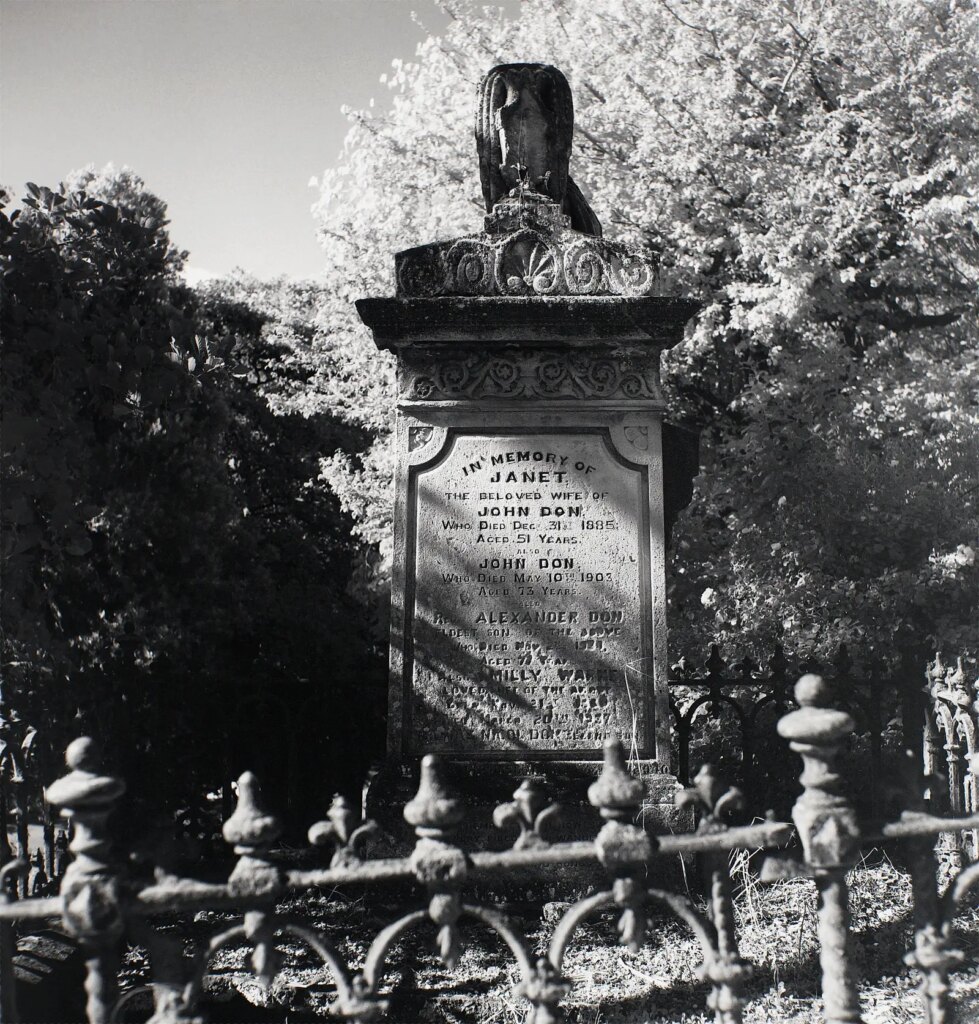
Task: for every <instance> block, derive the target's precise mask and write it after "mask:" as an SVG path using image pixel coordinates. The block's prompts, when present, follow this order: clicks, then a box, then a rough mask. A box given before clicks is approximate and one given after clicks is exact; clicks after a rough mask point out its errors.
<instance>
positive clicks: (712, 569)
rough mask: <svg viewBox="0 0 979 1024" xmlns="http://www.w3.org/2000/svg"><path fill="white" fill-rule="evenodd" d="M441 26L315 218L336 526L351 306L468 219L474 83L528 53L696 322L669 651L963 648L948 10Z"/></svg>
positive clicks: (970, 582) (372, 407)
mask: <svg viewBox="0 0 979 1024" xmlns="http://www.w3.org/2000/svg"><path fill="white" fill-rule="evenodd" d="M445 6H446V8H447V9H448V10H449V11H450V13H453V14H454V15H455V20H454V22H453V23H452V24H451V25H450V27H449V28H448V30H447V31H446V33H445V35H444V36H443V37H441V38H434V37H433V38H430V39H429V40H428V41H427V42H426V43H424V44H422V45H421V46H420V47H419V50H418V55H417V60H416V61H415V62H414V63H410V64H407V63H398V62H396V63H395V66H394V73H393V75H392V76H391V77H390V80H389V83H388V84H389V86H390V87H391V89H392V90H393V92H394V97H393V104H392V109H391V111H390V113H389V114H386V115H383V116H376V115H375V114H374V112H373V111H360V112H351V114H350V117H351V121H352V127H351V129H350V132H349V135H348V138H347V142H346V146H345V151H344V157H343V160H342V162H341V164H340V166H339V167H338V168H337V169H335V170H333V171H329V172H327V173H326V175H325V176H324V178H323V184H322V196H321V199H320V203H319V206H318V210H317V216H318V218H319V222H320V230H321V238H322V241H323V245H324V250H325V253H326V258H327V277H326V280H327V282H328V286H329V289H330V292H331V295H332V299H331V302H332V303H334V304H335V305H331V307H330V309H329V313H328V314H327V315H328V316H329V317H330V322H331V324H333V326H334V328H335V331H336V340H337V344H338V345H339V346H340V347H342V350H343V351H344V353H345V354H346V357H347V359H348V360H349V366H350V367H351V369H353V370H355V371H356V376H357V379H358V381H359V382H360V383H358V385H357V388H356V389H350V391H349V392H348V393H349V394H350V396H351V397H350V399H348V403H347V404H348V406H350V405H352V406H354V407H355V410H354V411H351V413H349V415H351V417H352V419H354V420H355V421H356V422H358V423H362V424H364V425H365V426H367V427H369V428H370V429H371V430H373V431H374V432H375V434H376V437H377V441H376V444H375V448H374V450H372V451H371V453H369V454H367V455H365V456H364V457H363V458H360V459H358V458H353V459H351V458H350V457H348V456H339V457H334V458H333V459H332V460H327V461H326V462H325V463H324V473H325V474H326V475H327V477H328V478H329V479H330V480H331V481H332V482H333V485H334V487H335V489H336V490H337V493H338V494H339V495H340V497H341V500H342V501H343V502H344V503H345V506H346V507H347V508H349V509H350V510H351V512H352V513H353V514H354V516H355V518H356V519H357V520H358V522H359V523H360V526H359V529H360V531H361V533H362V535H363V536H365V538H367V539H369V540H372V541H374V542H377V541H378V540H379V539H380V538H381V537H382V536H384V535H385V533H386V528H387V521H386V519H385V517H382V516H379V515H378V513H377V509H378V508H381V507H383V508H385V509H387V510H388V511H387V513H386V515H387V516H388V517H389V515H390V512H389V505H388V504H387V501H388V499H387V494H388V492H389V484H388V480H389V473H390V459H389V457H388V456H387V455H385V454H383V453H382V451H383V449H384V446H385V445H386V444H387V440H388V431H389V413H388V408H387V402H386V398H387V396H388V395H389V394H390V389H391V381H390V367H389V364H388V363H387V361H386V360H381V359H378V358H377V357H376V356H374V355H373V353H372V352H371V351H370V342H369V340H368V337H367V334H366V332H365V331H364V330H363V329H362V328H361V327H360V326H359V325H358V324H357V323H356V322H355V320H354V317H353V314H352V312H351V309H350V300H351V299H353V298H356V297H358V296H360V295H365V294H379V293H384V292H387V291H390V289H391V286H392V259H391V254H392V253H393V252H394V251H396V250H398V249H402V248H405V247H407V246H410V245H413V244H418V243H422V242H427V241H432V240H434V239H438V238H446V237H451V236H453V235H458V234H464V233H466V232H468V231H471V230H472V229H473V227H474V226H476V224H477V223H478V217H479V214H480V204H479V199H478V197H479V188H478V182H477V179H476V161H475V159H474V158H473V155H472V146H471V142H470V138H471V136H470V129H469V118H470V114H471V105H472V93H473V87H474V85H475V83H476V81H477V79H478V77H479V75H480V74H481V73H482V72H483V71H485V70H486V69H487V68H488V67H489V66H491V65H493V64H495V63H500V62H506V61H521V60H540V61H544V62H548V63H552V64H555V65H557V66H558V67H560V68H561V69H562V70H563V71H565V73H566V74H567V75H568V77H569V79H570V81H571V84H572V89H573V91H574V94H575V98H576V103H577V111H576V150H575V153H574V154H573V156H572V164H573V167H572V171H573V173H574V176H575V179H576V180H577V181H578V182H579V183H580V184H582V185H583V187H584V188H585V191H586V193H588V194H589V201H590V203H591V205H592V206H593V208H594V209H595V210H596V212H597V213H598V215H599V217H600V219H602V221H603V222H604V223H605V225H606V227H607V229H609V231H610V233H614V232H619V233H620V234H621V235H622V236H624V237H625V238H627V239H629V240H632V241H641V242H644V243H646V244H649V245H651V246H653V247H654V248H656V249H657V250H658V251H659V252H660V254H661V259H662V262H663V265H664V268H665V270H664V275H663V287H664V289H666V290H667V291H670V292H675V293H681V294H684V295H689V296H692V297H695V298H697V299H698V300H699V301H700V302H701V304H702V312H701V314H700V316H699V317H698V318H697V321H696V324H695V325H694V326H693V327H692V329H691V330H690V331H689V333H688V336H687V339H686V341H685V342H684V344H683V345H682V346H680V347H679V348H677V349H676V350H674V351H673V352H672V353H670V354H669V356H668V357H667V358H666V359H665V361H664V363H665V365H664V370H665V376H666V382H667V387H668V390H669V401H670V412H671V416H672V417H673V418H674V419H675V420H677V421H679V422H682V423H683V424H685V425H687V426H692V427H695V428H697V429H699V430H701V432H702V439H703V443H702V456H703V457H702V472H701V475H700V477H699V478H698V481H697V489H696V493H695V497H694V501H693V503H692V505H691V506H690V508H689V510H688V512H687V513H686V514H685V515H684V516H683V517H681V521H680V523H679V524H678V526H677V529H676V530H675V533H674V538H675V545H674V555H673V563H672V583H671V588H670V601H671V608H672V611H671V620H670V621H671V629H672V631H673V646H674V649H680V650H692V649H697V648H702V647H703V645H704V644H706V642H708V641H710V640H715V641H719V642H721V643H726V644H731V643H735V642H736V643H737V645H738V647H739V648H740V649H741V650H745V649H748V650H752V649H753V650H755V651H756V652H759V653H760V652H761V650H762V649H764V648H765V647H767V646H768V645H770V643H772V642H774V641H781V642H783V643H784V644H785V645H786V647H787V648H789V649H790V650H791V649H793V648H799V647H804V648H807V649H809V650H811V651H813V652H814V653H816V654H820V655H827V654H829V653H831V652H832V650H834V649H835V647H836V646H837V645H838V644H839V643H840V642H848V643H851V644H854V645H856V646H859V647H861V648H863V649H865V650H867V651H868V652H870V653H874V654H880V653H886V652H889V651H894V650H896V649H902V650H903V651H904V652H905V653H907V652H908V651H909V650H910V647H912V646H913V647H914V648H915V649H916V650H917V648H918V647H920V646H921V645H924V646H926V647H927V646H928V645H931V644H934V643H938V642H947V643H948V644H949V645H958V644H961V643H965V642H967V641H969V640H973V642H974V638H973V637H972V636H971V634H972V629H973V614H974V612H973V604H974V600H973V599H974V594H975V587H976V573H977V570H976V567H975V554H974V552H975V550H976V545H977V541H976V537H977V531H979V526H977V515H976V494H977V490H976V488H975V465H976V455H977V454H979V441H977V438H979V420H977V397H976V392H975V384H974V381H975V379H976V377H975V370H976V358H977V357H976V352H977V343H976V331H975V297H976V281H977V278H979V273H977V269H979V245H977V243H979V232H977V225H976V220H977V217H976V207H977V202H976V171H977V156H976V154H977V152H979V150H977V147H976V134H977V131H976V122H975V106H976V93H977V84H979V83H977V74H976V68H975V62H974V55H973V47H972V41H973V39H974V38H975V33H976V28H977V18H976V12H975V8H974V5H972V4H957V3H949V2H939V3H929V4H920V3H912V2H910V0H887V2H885V0H837V2H831V3H823V2H819V3H815V2H807V0H795V2H791V3H781V4H757V3H754V2H751V0H713V2H710V3H707V2H703V0H686V2H683V0H660V2H659V3H652V4H651V3H646V2H642V3H641V2H638V0H616V2H612V0H608V2H595V0H587V2H586V0H558V2H546V3H545V2H542V0H528V2H526V3H524V4H523V5H522V6H521V8H520V11H519V14H517V15H516V16H515V17H514V18H512V19H507V18H505V17H503V16H502V15H500V14H499V13H497V12H495V11H493V10H492V9H486V10H484V9H482V8H478V7H476V6H474V5H470V4H467V3H450V4H446V5H445ZM364 381H370V382H371V385H372V386H371V388H370V391H369V393H368V394H364V392H363V382H364ZM340 383H341V382H338V384H340ZM377 582H378V583H379V585H383V584H384V576H383V572H380V573H379V574H378V577H377Z"/></svg>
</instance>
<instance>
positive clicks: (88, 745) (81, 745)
mask: <svg viewBox="0 0 979 1024" xmlns="http://www.w3.org/2000/svg"><path fill="white" fill-rule="evenodd" d="M101 762H102V751H101V750H100V749H99V745H98V744H97V743H96V742H95V740H93V739H92V737H91V736H79V737H78V739H77V740H72V741H71V743H69V744H68V747H67V749H66V750H65V764H66V765H68V767H69V768H70V769H71V770H72V771H73V772H97V771H98V769H99V765H100V764H101Z"/></svg>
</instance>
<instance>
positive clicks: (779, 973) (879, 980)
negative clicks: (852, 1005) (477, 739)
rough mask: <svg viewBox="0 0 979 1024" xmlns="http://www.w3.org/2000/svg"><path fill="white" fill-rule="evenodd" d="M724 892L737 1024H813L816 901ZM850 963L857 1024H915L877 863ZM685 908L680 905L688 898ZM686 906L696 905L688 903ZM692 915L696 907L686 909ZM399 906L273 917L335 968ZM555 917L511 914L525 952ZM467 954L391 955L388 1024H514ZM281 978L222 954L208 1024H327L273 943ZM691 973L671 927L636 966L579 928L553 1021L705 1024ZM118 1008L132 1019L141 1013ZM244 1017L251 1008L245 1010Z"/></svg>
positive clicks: (483, 955) (971, 994)
mask: <svg viewBox="0 0 979 1024" xmlns="http://www.w3.org/2000/svg"><path fill="white" fill-rule="evenodd" d="M731 867H732V877H733V879H734V881H735V883H736V886H737V895H736V913H737V923H738V933H739V942H740V948H741V953H742V956H744V957H745V958H746V959H747V960H749V961H750V962H751V963H752V965H753V966H754V975H753V978H752V979H751V980H750V981H749V983H748V985H747V989H746V993H745V994H746V1006H745V1014H744V1020H745V1024H776V1022H777V1024H819V1022H821V1021H822V1016H821V1013H820V1006H821V1003H820V998H819V959H818V954H819V948H818V943H817V938H816V893H815V888H814V887H813V884H812V882H811V881H808V880H805V879H797V880H789V881H779V882H776V883H774V884H771V885H761V884H759V882H758V881H757V875H756V868H757V865H756V864H753V863H750V861H749V857H748V855H747V854H745V853H737V854H734V855H733V856H732V862H731ZM849 882H850V908H851V914H852V920H853V926H854V932H853V935H854V943H853V955H854V959H855V964H856V968H857V971H858V974H859V977H860V979H861V980H860V995H861V1000H862V1003H863V1008H864V1021H865V1022H866V1024H913V1022H920V1021H922V1020H923V1015H922V1009H921V1002H920V997H919V995H918V992H917V984H918V978H917V976H916V974H915V973H914V972H912V971H909V970H908V968H907V967H906V966H905V964H904V955H905V953H906V952H907V951H908V949H909V948H911V945H912V944H913V929H912V921H911V918H912V904H911V886H910V880H909V876H908V875H907V874H906V873H905V872H904V871H903V870H901V869H900V867H898V866H897V865H896V864H895V863H893V862H892V861H891V860H890V858H889V857H888V856H887V854H886V853H885V852H882V851H881V850H872V851H870V852H869V853H868V854H867V856H866V857H865V858H864V860H863V861H862V862H861V863H860V864H859V865H858V866H857V867H856V868H855V869H854V870H853V871H852V872H851V873H850V875H849ZM691 894H693V893H691ZM694 898H695V899H697V897H696V896H694ZM698 902H700V903H701V905H702V901H701V900H699V899H698ZM401 906H403V904H396V903H395V902H394V901H390V902H388V901H385V900H384V898H383V894H378V895H376V896H375V897H374V898H373V899H372V900H371V901H370V902H367V901H365V899H364V898H363V896H359V897H357V896H352V895H351V894H349V893H342V892H339V891H334V892H324V891H318V892H311V893H307V894H305V895H303V896H301V897H297V898H296V899H294V900H292V901H290V902H288V903H286V904H283V905H280V908H279V909H280V910H282V911H285V912H289V911H294V912H295V913H296V914H297V916H302V917H304V918H306V919H307V920H309V922H310V923H315V924H317V925H318V926H319V927H321V928H322V929H323V930H324V931H325V932H326V933H327V934H328V935H330V937H331V938H333V939H334V940H335V941H336V942H337V945H338V948H339V950H340V952H341V954H342V955H343V956H344V957H345V959H346V960H347V962H348V963H351V964H357V963H359V962H361V961H362V960H363V957H364V954H365V953H366V951H367V948H368V945H369V944H370V941H371V940H372V939H373V937H374V936H375V935H376V934H377V932H378V931H379V930H380V929H381V928H383V927H384V926H385V925H386V924H387V923H389V922H390V921H391V920H393V919H394V918H395V917H396V916H397V914H398V912H399V908H400V907H401ZM566 909H567V904H566V903H559V902H554V903H550V904H548V903H545V904H543V905H541V904H540V903H538V904H536V905H533V904H524V905H522V906H517V907H516V908H515V910H514V916H515V919H516V920H517V921H518V922H519V923H520V924H521V925H522V927H523V928H524V930H525V932H526V933H527V935H528V937H529V938H530V939H531V941H532V942H533V943H534V944H535V948H536V951H537V952H539V953H541V954H543V953H544V952H545V950H546V947H547V942H548V941H549V938H550V934H551V932H552V930H553V927H552V922H553V921H555V920H556V919H557V917H559V916H560V915H561V914H562V913H563V912H564V911H565V910H566ZM224 919H225V918H224V916H223V915H221V914H216V913H202V914H198V915H197V917H196V918H195V920H194V922H193V923H192V924H190V925H187V926H184V927H183V930H184V931H185V935H186V938H187V940H188V943H189V944H193V943H194V942H195V941H198V940H200V939H201V938H202V937H203V935H204V933H205V932H210V931H212V930H213V929H214V927H215V925H218V924H219V923H220V922H221V921H223V920H224ZM464 937H465V940H466V945H465V947H464V951H463V953H462V957H461V960H460V962H459V964H458V967H457V968H456V970H455V971H449V970H447V969H446V968H445V967H444V966H443V965H442V963H441V962H440V961H439V959H438V957H437V956H436V955H435V952H434V943H433V939H434V932H432V933H425V932H418V933H415V935H414V936H413V937H412V939H411V940H409V941H407V942H400V943H399V944H398V945H397V946H395V947H394V949H393V950H392V952H391V955H390V957H389V960H388V963H389V965H390V970H389V972H388V974H387V978H386V994H387V998H388V999H389V1000H390V1003H389V1011H388V1017H387V1019H389V1020H392V1021H395V1022H399V1024H404V1022H409V1021H411V1022H415V1021H417V1022H426V1024H428V1022H431V1024H522V1022H523V1021H524V1020H525V1019H526V1012H527V1004H526V1003H525V1002H524V1000H522V999H521V998H519V997H518V996H517V995H515V993H514V991H513V990H514V986H515V985H516V983H517V981H518V974H517V970H516V967H515V965H514V963H513V961H512V959H511V958H510V957H509V955H508V951H507V950H506V949H505V948H504V947H503V946H502V944H501V943H500V942H499V941H498V939H496V938H495V937H493V936H491V935H490V934H489V933H488V932H486V931H484V930H482V929H480V928H478V927H470V928H466V929H465V930H464ZM954 939H955V943H956V945H957V946H958V948H959V949H961V950H962V951H963V952H964V953H965V955H966V962H967V963H969V962H972V963H975V961H976V959H977V957H979V907H973V908H970V909H968V910H965V911H963V912H962V913H960V914H959V916H958V917H957V919H956V922H955V927H954ZM279 950H280V952H281V953H282V954H283V957H284V958H285V960H286V961H287V962H288V965H289V966H288V967H287V968H286V969H285V970H284V971H283V972H282V973H281V974H280V975H279V976H278V978H277V979H276V980H275V982H274V983H273V985H272V987H271V988H270V989H269V990H267V991H263V990H262V988H261V987H260V985H259V983H258V982H257V980H256V979H255V977H254V975H253V974H251V973H249V969H248V966H247V957H248V951H247V950H246V949H244V948H240V949H227V950H224V951H223V952H222V953H221V954H219V956H218V957H216V958H215V959H214V960H213V961H212V963H211V969H210V971H211V973H210V978H209V981H208V985H207V991H208V993H209V996H210V1000H211V1003H210V1009H209V1011H208V1014H207V1019H210V1020H214V1021H219V1020H236V1021H241V1020H256V1021H257V1020H262V1021H283V1022H286V1021H288V1022H298V1021H302V1020H310V1019H319V1018H320V1017H324V1018H325V1017H326V1015H327V1007H328V1006H329V1004H330V1003H331V1002H333V1000H334V998H335V990H334V989H333V987H332V985H331V984H330V983H329V980H328V979H327V978H326V977H325V975H324V973H323V970H322V966H321V965H320V964H319V963H318V962H317V961H315V960H314V959H313V958H312V957H310V956H309V952H308V950H307V949H305V948H304V947H303V946H302V945H301V944H300V943H299V942H296V941H291V940H290V941H289V942H284V943H280V945H279ZM700 962H701V957H700V954H699V950H698V946H697V943H696V941H695V939H694V938H693V936H692V935H691V934H690V933H689V932H688V931H687V930H686V929H685V928H684V926H683V925H682V924H681V923H680V922H678V921H677V920H676V919H674V918H672V917H670V916H668V915H667V914H665V913H661V912H658V911H654V913H653V916H652V917H651V920H650V926H649V933H648V938H647V941H646V943H645V945H644V946H643V947H642V949H641V950H640V951H639V952H638V953H631V952H630V951H629V950H627V949H626V948H625V947H623V946H620V945H618V944H617V935H616V932H615V918H614V917H613V915H611V914H609V915H607V916H606V917H605V918H603V919H600V920H596V921H594V922H592V923H590V924H588V925H586V926H584V927H583V928H582V929H581V930H580V931H579V932H578V933H577V935H576V937H575V939H574V940H573V942H572V944H571V946H570V948H569V952H568V956H567V959H566V962H565V974H566V976H567V978H568V980H569V981H570V982H571V983H572V986H573V987H572V989H571V992H570V995H569V996H568V998H567V1000H566V1002H565V1007H566V1011H567V1021H568V1024H636V1022H639V1021H642V1022H644V1024H665V1022H671V1024H673V1022H682V1024H710V1022H711V1021H713V1019H714V1018H713V1014H712V1013H711V1012H709V1011H707V1010H706V1009H704V1010H697V1009H694V1008H696V1007H698V1006H703V1005H704V1000H705V999H706V995H707V986H706V984H705V983H704V982H702V981H700V980H699V979H698V977H697V973H696V972H697V967H698V965H699V964H700ZM145 969H146V963H145V961H144V960H143V958H142V957H141V955H140V954H139V952H138V951H134V952H133V953H132V954H131V955H130V958H129V964H128V970H127V974H128V982H129V984H130V985H132V986H135V987H138V986H139V985H140V984H141V983H142V982H143V979H144V978H145ZM951 990H952V995H953V998H954V999H955V1000H956V1002H957V1004H958V1007H959V1012H960V1014H961V1016H960V1017H958V1018H957V1019H958V1020H961V1021H963V1022H965V1021H973V1020H979V967H969V968H965V969H963V970H961V971H959V972H956V973H953V975H952V979H951ZM133 995H134V999H133V1002H132V1004H131V1011H132V1012H133V1015H132V1016H130V1015H128V1014H126V1015H124V1016H123V1017H121V1018H120V1019H121V1020H124V1021H137V1020H142V1019H144V1018H143V1016H142V1015H138V1009H139V1004H140V1000H139V999H138V998H136V993H135V992H134V993H133ZM248 1004H252V1005H250V1006H249V1005H248Z"/></svg>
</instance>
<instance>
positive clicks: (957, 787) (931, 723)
mask: <svg viewBox="0 0 979 1024" xmlns="http://www.w3.org/2000/svg"><path fill="white" fill-rule="evenodd" d="M965 660H966V659H964V658H963V657H957V658H956V659H955V664H954V665H946V664H945V662H944V661H943V660H942V656H941V654H940V653H938V654H936V655H935V660H934V661H933V662H932V663H931V664H930V665H929V666H928V672H927V687H926V689H927V691H928V695H929V697H930V702H929V707H928V714H927V717H926V723H925V746H924V753H925V771H926V773H928V774H929V775H942V776H944V777H945V778H946V779H947V782H948V806H949V808H950V810H951V812H952V813H953V814H966V815H974V814H975V813H976V811H977V810H979V792H977V789H979V785H977V784H979V777H977V776H979V677H976V678H972V677H971V676H967V675H966V671H965V667H964V663H965ZM945 853H946V854H947V856H948V857H949V859H950V860H951V861H952V863H953V864H954V865H955V866H957V867H961V866H962V864H963V863H965V862H967V861H975V860H979V829H975V828H973V829H965V830H963V831H962V832H960V833H958V832H957V833H952V834H950V835H949V836H948V837H947V840H946V843H945Z"/></svg>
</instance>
